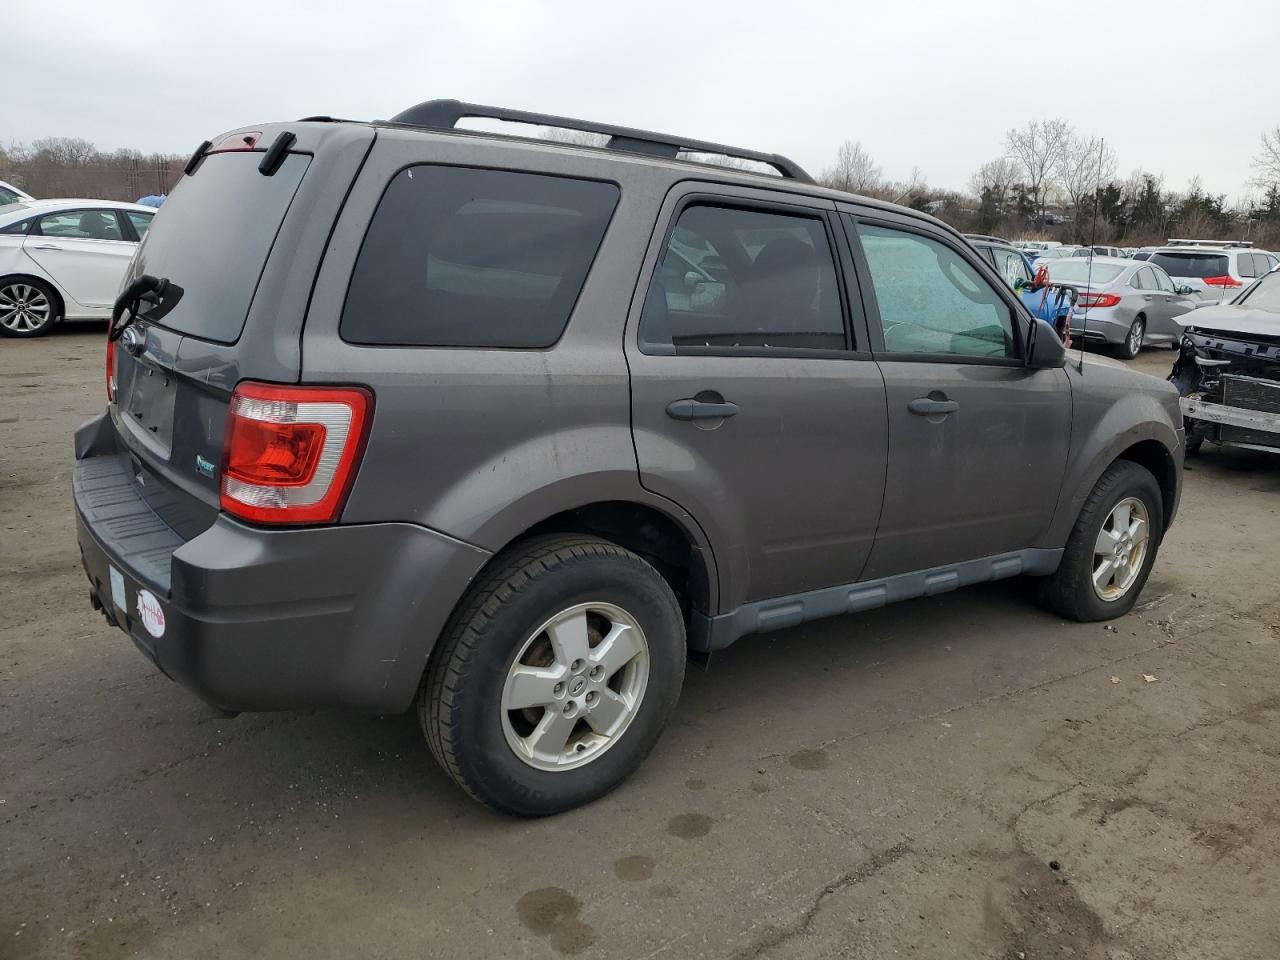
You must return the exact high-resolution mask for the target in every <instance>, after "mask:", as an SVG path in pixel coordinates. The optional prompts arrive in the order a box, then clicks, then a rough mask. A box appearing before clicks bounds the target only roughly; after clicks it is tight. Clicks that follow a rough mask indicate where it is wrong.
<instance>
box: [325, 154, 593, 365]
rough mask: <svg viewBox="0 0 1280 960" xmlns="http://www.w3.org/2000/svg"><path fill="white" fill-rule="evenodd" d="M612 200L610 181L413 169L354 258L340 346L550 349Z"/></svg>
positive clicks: (381, 207) (381, 206) (394, 185)
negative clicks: (344, 344)
mask: <svg viewBox="0 0 1280 960" xmlns="http://www.w3.org/2000/svg"><path fill="white" fill-rule="evenodd" d="M617 202H618V188H617V186H616V185H614V184H612V183H601V182H597V181H592V180H570V179H568V178H565V177H549V176H543V175H541V174H531V173H512V172H509V171H504V170H480V169H473V168H464V167H438V166H430V165H425V164H424V165H419V166H414V167H409V168H407V169H405V170H402V171H400V173H398V174H396V176H395V179H393V180H392V181H391V183H390V185H389V186H388V187H387V190H386V192H385V193H384V194H383V196H382V200H381V201H380V202H379V203H378V209H377V210H376V211H375V212H374V215H373V220H372V222H371V223H370V224H369V231H368V233H367V234H366V235H365V239H364V244H363V246H362V247H361V248H360V255H359V256H358V257H357V259H356V265H355V270H354V271H353V273H352V275H351V285H350V287H349V289H348V291H347V302H346V305H345V306H344V307H343V311H342V321H341V325H340V328H339V329H340V331H341V334H342V338H343V339H344V340H347V341H349V342H352V343H367V344H400V345H406V346H429V347H509V348H524V349H539V348H543V347H549V346H551V345H552V344H553V343H555V342H556V341H557V340H558V339H560V334H561V333H562V332H563V331H564V328H565V324H566V323H568V321H569V314H570V313H571V312H572V311H573V307H574V304H575V303H576V302H577V300H578V294H579V293H580V292H581V291H582V287H583V284H584V283H585V282H586V279H587V271H588V270H589V269H590V267H591V262H592V260H594V259H595V255H596V251H597V250H598V249H599V247H600V242H601V240H602V239H603V238H604V231H605V228H606V227H608V225H609V220H610V218H611V217H612V216H613V210H614V207H615V206H616V205H617Z"/></svg>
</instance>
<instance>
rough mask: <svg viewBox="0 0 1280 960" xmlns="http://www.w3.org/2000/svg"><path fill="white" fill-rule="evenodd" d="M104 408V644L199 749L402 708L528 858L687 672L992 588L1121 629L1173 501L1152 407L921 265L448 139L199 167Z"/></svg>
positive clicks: (998, 307) (946, 257)
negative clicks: (297, 718) (850, 617)
mask: <svg viewBox="0 0 1280 960" xmlns="http://www.w3.org/2000/svg"><path fill="white" fill-rule="evenodd" d="M469 116H486V117H492V118H496V119H499V120H507V121H516V122H523V123H532V124H540V125H550V126H556V127H569V128H576V129H578V130H583V131H586V132H589V133H593V134H597V135H603V136H604V137H606V138H607V143H606V145H605V146H601V147H589V146H575V145H569V144H565V143H551V142H540V141H537V140H534V139H524V138H519V137H512V136H503V135H497V134H492V133H475V132H469V131H463V130H459V129H456V124H457V121H458V120H459V119H461V118H463V117H469ZM706 154H721V155H729V156H733V157H735V158H738V159H740V160H742V161H744V162H751V163H754V164H756V165H758V166H761V167H763V168H768V169H769V170H771V171H772V174H771V175H766V174H764V173H752V172H747V171H744V170H737V169H729V168H727V167H724V166H715V165H711V164H709V163H707V162H703V161H700V160H699V159H698V158H699V157H702V156H703V155H706ZM106 377H107V395H108V402H107V405H106V410H105V412H104V413H103V414H102V415H101V416H99V417H98V418H96V419H94V420H93V421H91V422H90V423H88V424H86V425H85V426H84V427H82V428H81V429H80V430H79V431H78V432H77V434H76V437H75V456H76V464H75V471H74V491H75V503H76V514H77V524H78V538H79V542H80V547H81V551H82V554H83V560H84V567H85V570H86V572H87V573H88V577H89V585H90V599H91V601H92V602H93V604H94V606H95V607H97V608H99V609H100V610H101V611H102V612H103V613H104V614H105V616H106V617H107V619H108V620H109V621H110V622H111V623H113V624H115V625H117V626H119V627H120V628H121V629H123V630H124V631H125V632H127V633H128V634H129V636H130V637H131V638H132V639H133V641H134V642H135V643H136V644H137V646H138V647H139V648H140V649H141V650H142V651H143V653H145V654H146V656H147V657H149V658H150V659H151V660H152V661H153V662H154V663H155V664H156V665H157V666H158V667H159V669H161V670H162V671H164V673H166V674H167V675H168V676H170V677H171V678H173V679H174V680H177V681H178V682H180V683H182V684H184V685H186V686H188V687H190V688H191V689H193V690H194V691H195V692H196V693H197V694H199V695H200V696H201V697H203V698H205V699H206V700H208V701H209V702H210V703H212V704H214V705H215V706H217V707H219V708H221V709H224V710H227V711H241V710H272V709H293V708H303V707H316V706H329V705H338V706H346V707H354V708H358V709H362V710H369V711H380V712H388V713H389V712H398V711H403V710H406V709H408V708H409V707H410V706H413V707H414V708H415V709H416V710H417V712H418V715H419V717H420V719H421V724H422V728H423V731H424V733H425V736H426V740H427V742H428V744H429V745H430V748H431V750H432V752H433V753H434V754H435V756H436V758H437V759H438V760H439V761H440V763H441V764H442V765H443V766H444V768H445V769H446V770H447V771H448V772H449V774H450V775H451V776H452V777H453V778H454V779H455V780H456V781H457V782H458V784H460V785H461V786H462V787H463V788H464V789H465V790H466V791H467V792H469V793H470V794H471V795H472V796H473V797H475V798H476V799H478V800H480V801H482V802H484V803H486V804H488V805H490V806H491V807H494V808H496V809H499V810H503V811H508V812H511V813H515V814H522V815H541V814H548V813H553V812H555V811H560V810H564V809H567V808H570V807H572V806H574V805H577V804H581V803H584V802H586V801H589V800H592V799H594V798H596V797H598V796H600V795H602V794H603V793H605V792H606V791H608V790H610V789H611V788H613V787H614V786H616V785H617V784H618V783H619V782H620V781H621V780H622V779H623V778H625V777H626V776H627V775H628V774H629V773H630V772H631V771H633V770H634V769H635V768H636V767H637V766H638V765H639V764H640V762H641V761H642V759H643V758H644V757H645V755H646V754H647V753H648V752H649V751H650V749H651V748H652V747H653V746H654V744H655V743H656V741H657V739H658V736H659V733H660V731H661V730H662V728H663V725H664V724H665V723H666V722H667V719H668V718H669V717H670V715H671V712H672V709H673V707H674V706H675V703H676V699H677V697H678V695H679V692H680V686H681V682H682V678H683V675H684V665H685V662H686V659H687V656H688V654H689V653H691V652H692V653H694V654H703V655H705V654H706V653H708V652H710V651H714V650H717V649H720V648H723V647H725V646H726V645H727V644H730V643H732V642H733V641H735V640H736V639H738V638H739V637H742V636H744V635H746V634H751V633H756V632H761V631H767V630H777V629H780V628H784V627H791V626H794V625H796V624H799V623H803V622H805V621H809V620H813V619H816V618H819V617H827V616H832V615H836V614H845V613H852V612H856V611H860V610H866V609H870V608H873V607H878V606H881V605H883V604H886V603H889V602H892V601H895V600H903V599H907V598H911V597H920V596H924V595H929V594H935V593H939V592H942V591H946V590H952V589H955V588H957V587H962V586H964V585H966V584H972V583H977V582H980V581H987V580H994V579H998V578H1003V577H1013V576H1018V575H1025V576H1029V577H1034V578H1038V586H1039V591H1040V595H1041V596H1042V598H1043V600H1044V602H1045V603H1046V604H1047V605H1048V606H1049V607H1050V608H1052V609H1053V610H1055V611H1058V612H1059V613H1060V614H1062V615H1065V616H1067V617H1071V618H1074V619H1078V620H1099V619H1106V618H1111V617H1116V616H1118V615H1120V614H1122V613H1124V612H1126V611H1127V610H1129V609H1130V607H1131V606H1132V605H1133V603H1134V601H1135V598H1136V597H1137V595H1138V593H1139V591H1140V590H1141V589H1142V586H1143V584H1144V583H1145V581H1146V578H1147V575H1148V573H1149V571H1150V570H1151V566H1152V564H1153V563H1154V561H1155V556H1156V551H1157V548H1158V546H1159V544H1160V541H1161V538H1162V537H1163V535H1164V532H1165V530H1166V529H1167V528H1168V525H1169V523H1170V521H1171V520H1172V519H1173V516H1174V512H1175V510H1176V508H1177V504H1178V497H1179V490H1180V474H1181V464H1182V448H1183V434H1182V417H1181V414H1180V413H1179V409H1178V396H1177V392H1176V391H1175V389H1174V388H1173V387H1172V386H1171V385H1170V384H1167V383H1164V382H1163V381H1160V380H1157V379H1155V378H1152V377H1147V376H1143V375H1140V374H1137V373H1133V372H1130V371H1128V370H1126V369H1124V368H1123V367H1122V366H1120V365H1118V364H1116V363H1115V362H1113V361H1103V360H1099V359H1097V358H1090V359H1089V360H1087V361H1082V362H1081V364H1080V365H1077V363H1076V359H1075V357H1072V358H1071V363H1070V364H1068V363H1067V358H1066V356H1065V354H1064V351H1063V347H1062V344H1061V343H1060V342H1059V340H1058V339H1057V338H1056V337H1055V336H1054V335H1053V333H1052V331H1051V330H1050V328H1049V327H1048V326H1046V325H1045V324H1043V323H1042V322H1033V321H1032V319H1031V317H1030V316H1029V315H1028V314H1027V313H1026V312H1025V310H1024V308H1023V307H1022V306H1021V305H1020V304H1019V302H1018V300H1017V299H1016V298H1015V296H1014V295H1013V292H1012V291H1011V290H1010V289H1009V287H1008V285H1007V284H1006V283H1004V282H1003V280H1002V279H1001V277H1000V275H999V274H998V273H997V272H996V271H995V270H994V269H993V268H992V266H991V264H990V263H988V262H987V261H985V260H984V259H983V258H982V257H981V256H980V255H979V254H978V253H977V252H976V251H975V250H974V249H973V248H972V247H971V246H970V245H969V244H968V243H967V242H965V241H964V240H963V239H962V238H961V237H960V235H959V234H957V233H956V232H954V231H953V230H952V229H950V228H949V227H947V226H945V225H944V224H942V223H940V222H939V221H937V220H934V219H932V218H930V217H928V216H925V215H923V214H920V213H917V212H916V211H914V210H909V209H905V208H902V207H898V206H894V205H891V204H886V203H880V202H877V201H873V200H866V199H862V198H859V197H855V196H851V195H848V194H844V193H840V192H837V191H833V190H828V189H824V188H822V187H819V186H816V185H815V184H814V183H813V182H812V181H811V180H810V179H809V178H808V177H807V176H806V175H805V174H804V172H803V171H802V170H801V169H800V168H798V167H797V166H796V165H795V164H794V163H792V162H790V161H789V160H787V159H786V158H784V157H779V156H776V155H772V154H763V153H756V152H754V151H749V150H739V149H735V148H731V147H725V146H722V145H718V144H709V143H703V142H699V141H691V140H685V139H681V138H674V137H669V136H665V135H662V134H656V133H650V132H646V131H640V130H632V129H626V128H619V127H612V126H606V125H602V124H594V123H586V122H582V121H576V120H569V119H565V118H556V117H546V116H542V115H538V114H529V113H523V112H517V111H510V110H503V109H498V108H489V107H477V106H474V105H469V104H460V103H458V102H456V101H434V102H430V103H425V104H421V105H419V106H417V107H413V108H411V109H409V110H407V111H405V112H404V113H401V114H400V115H399V116H397V117H396V118H395V119H393V120H391V121H389V122H374V123H363V122H352V121H339V120H332V119H329V118H323V117H321V118H310V119H307V120H304V121H299V122H295V123H283V124H264V125H259V126H255V127H253V128H249V129H245V130H240V131H236V132H234V133H231V134H228V135H226V136H224V137H221V138H220V139H219V140H218V141H217V142H215V143H205V144H202V145H201V147H200V149H199V150H197V151H196V153H195V155H193V157H192V158H191V161H190V162H189V163H188V165H187V169H186V176H185V177H184V178H183V179H182V181H181V182H180V183H179V184H178V185H177V187H176V188H175V189H174V190H173V192H172V193H171V194H170V196H169V198H168V200H167V201H166V203H165V205H164V207H163V208H161V209H160V211H159V213H158V214H157V215H156V218H155V221H154V224H153V225H152V227H151V230H150V231H149V233H148V235H147V237H146V239H145V240H144V242H143V243H142V245H141V246H140V248H139V250H138V252H137V255H136V257H135V259H134V261H133V264H132V266H131V269H130V271H129V273H128V275H127V276H126V279H125V286H124V288H123V291H122V293H121V295H120V299H119V300H118V301H117V303H116V309H115V315H114V319H113V323H112V327H111V333H110V336H109V342H108V345H107V372H106Z"/></svg>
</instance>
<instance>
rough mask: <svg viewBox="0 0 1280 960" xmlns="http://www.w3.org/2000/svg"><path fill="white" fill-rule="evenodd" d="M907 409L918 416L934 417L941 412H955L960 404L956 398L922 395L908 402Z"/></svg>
mask: <svg viewBox="0 0 1280 960" xmlns="http://www.w3.org/2000/svg"><path fill="white" fill-rule="evenodd" d="M907 409H908V410H910V411H911V412H912V413H914V414H916V415H917V416H921V417H932V416H936V415H937V414H939V413H955V412H956V411H957V410H959V409H960V404H958V403H956V402H955V401H954V400H934V399H933V398H932V397H920V398H918V399H916V400H912V401H911V402H910V403H908V404H907Z"/></svg>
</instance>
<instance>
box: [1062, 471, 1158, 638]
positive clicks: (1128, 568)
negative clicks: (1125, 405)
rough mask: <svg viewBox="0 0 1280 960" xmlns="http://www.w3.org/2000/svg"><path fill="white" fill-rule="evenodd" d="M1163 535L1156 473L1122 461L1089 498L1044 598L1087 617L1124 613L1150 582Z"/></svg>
mask: <svg viewBox="0 0 1280 960" xmlns="http://www.w3.org/2000/svg"><path fill="white" fill-rule="evenodd" d="M1163 535H1164V500H1163V498H1162V496H1161V493H1160V485H1159V484H1158V483H1157V482H1156V478H1155V477H1154V476H1152V475H1151V471H1149V470H1147V469H1146V468H1145V467H1143V466H1141V465H1139V464H1137V463H1134V462H1133V461H1131V460H1117V461H1116V462H1115V463H1113V464H1112V465H1111V466H1109V467H1108V468H1107V469H1106V470H1105V471H1104V472H1103V474H1102V476H1101V477H1100V478H1099V479H1098V482H1097V484H1096V485H1095V486H1094V488H1093V491H1092V492H1091V493H1090V494H1089V496H1088V498H1087V499H1086V500H1085V502H1084V506H1083V507H1082V508H1081V510H1080V516H1079V517H1077V518H1076V524H1075V526H1074V527H1073V528H1072V530H1071V536H1070V537H1069V538H1068V539H1067V547H1066V550H1065V551H1064V552H1063V555H1062V562H1061V563H1060V564H1059V566H1058V569H1057V571H1056V572H1055V573H1053V574H1051V575H1050V576H1048V577H1045V578H1044V580H1043V581H1041V589H1040V599H1041V602H1042V603H1043V604H1044V605H1045V606H1047V607H1048V608H1049V609H1050V610H1052V611H1054V612H1055V613H1057V614H1060V615H1061V616H1064V617H1067V618H1068V619H1071V620H1079V621H1082V622H1088V621H1096V620H1112V619H1115V618H1116V617H1120V616H1123V615H1124V614H1126V613H1128V612H1129V611H1130V610H1131V609H1133V605H1134V604H1135V603H1136V602H1137V600H1138V595H1139V594H1140V593H1141V592H1142V588H1143V587H1144V586H1145V585H1146V582H1147V577H1148V576H1149V575H1150V573H1151V567H1152V565H1153V564H1154V563H1155V559H1156V552H1157V550H1158V549H1159V546H1160V539H1161V537H1162V536H1163Z"/></svg>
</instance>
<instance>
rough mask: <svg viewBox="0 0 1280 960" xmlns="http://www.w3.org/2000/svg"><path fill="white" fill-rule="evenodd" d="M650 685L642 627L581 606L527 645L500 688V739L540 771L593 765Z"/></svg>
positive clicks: (607, 606)
mask: <svg viewBox="0 0 1280 960" xmlns="http://www.w3.org/2000/svg"><path fill="white" fill-rule="evenodd" d="M648 681H649V645H648V641H647V640H646V639H645V635H644V631H643V630H642V629H641V628H640V625H639V623H637V622H636V620H635V618H634V617H632V616H631V615H630V614H629V613H627V612H626V611H625V610H623V609H622V608H621V607H618V606H616V605H614V604H611V603H603V602H593V603H580V604H576V605H574V606H572V607H569V608H568V609H566V610H562V611H560V612H559V613H557V614H556V615H555V616H553V617H551V618H550V619H549V620H547V622H546V623H544V624H542V626H540V627H539V628H538V629H537V630H535V631H534V632H533V633H532V634H531V635H530V636H529V638H528V639H527V640H526V641H525V642H524V645H523V646H522V647H521V648H520V651H519V653H518V654H517V655H516V657H515V659H514V661H513V662H512V664H511V667H510V670H509V671H508V674H507V680H506V683H505V684H504V686H503V689H502V703H501V710H502V732H503V734H504V735H505V737H506V740H507V744H508V746H510V747H511V750H512V752H514V753H515V755H516V756H517V757H519V758H520V759H521V760H523V761H524V762H525V763H527V764H529V765H530V766H531V767H536V768H537V769H539V770H551V771H562V770H570V769H573V768H575V767H580V766H582V765H584V764H587V763H590V762H591V761H592V760H595V759H596V758H598V757H599V756H600V755H601V754H603V753H604V752H605V751H606V750H608V749H609V748H610V747H611V746H613V744H615V743H617V742H618V740H619V739H621V737H622V735H623V734H624V733H625V732H626V730H627V728H628V727H629V726H630V725H631V722H632V720H634V719H635V717H636V714H637V712H638V711H639V709H640V703H641V701H642V700H643V699H644V693H645V687H646V686H647V684H648Z"/></svg>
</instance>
